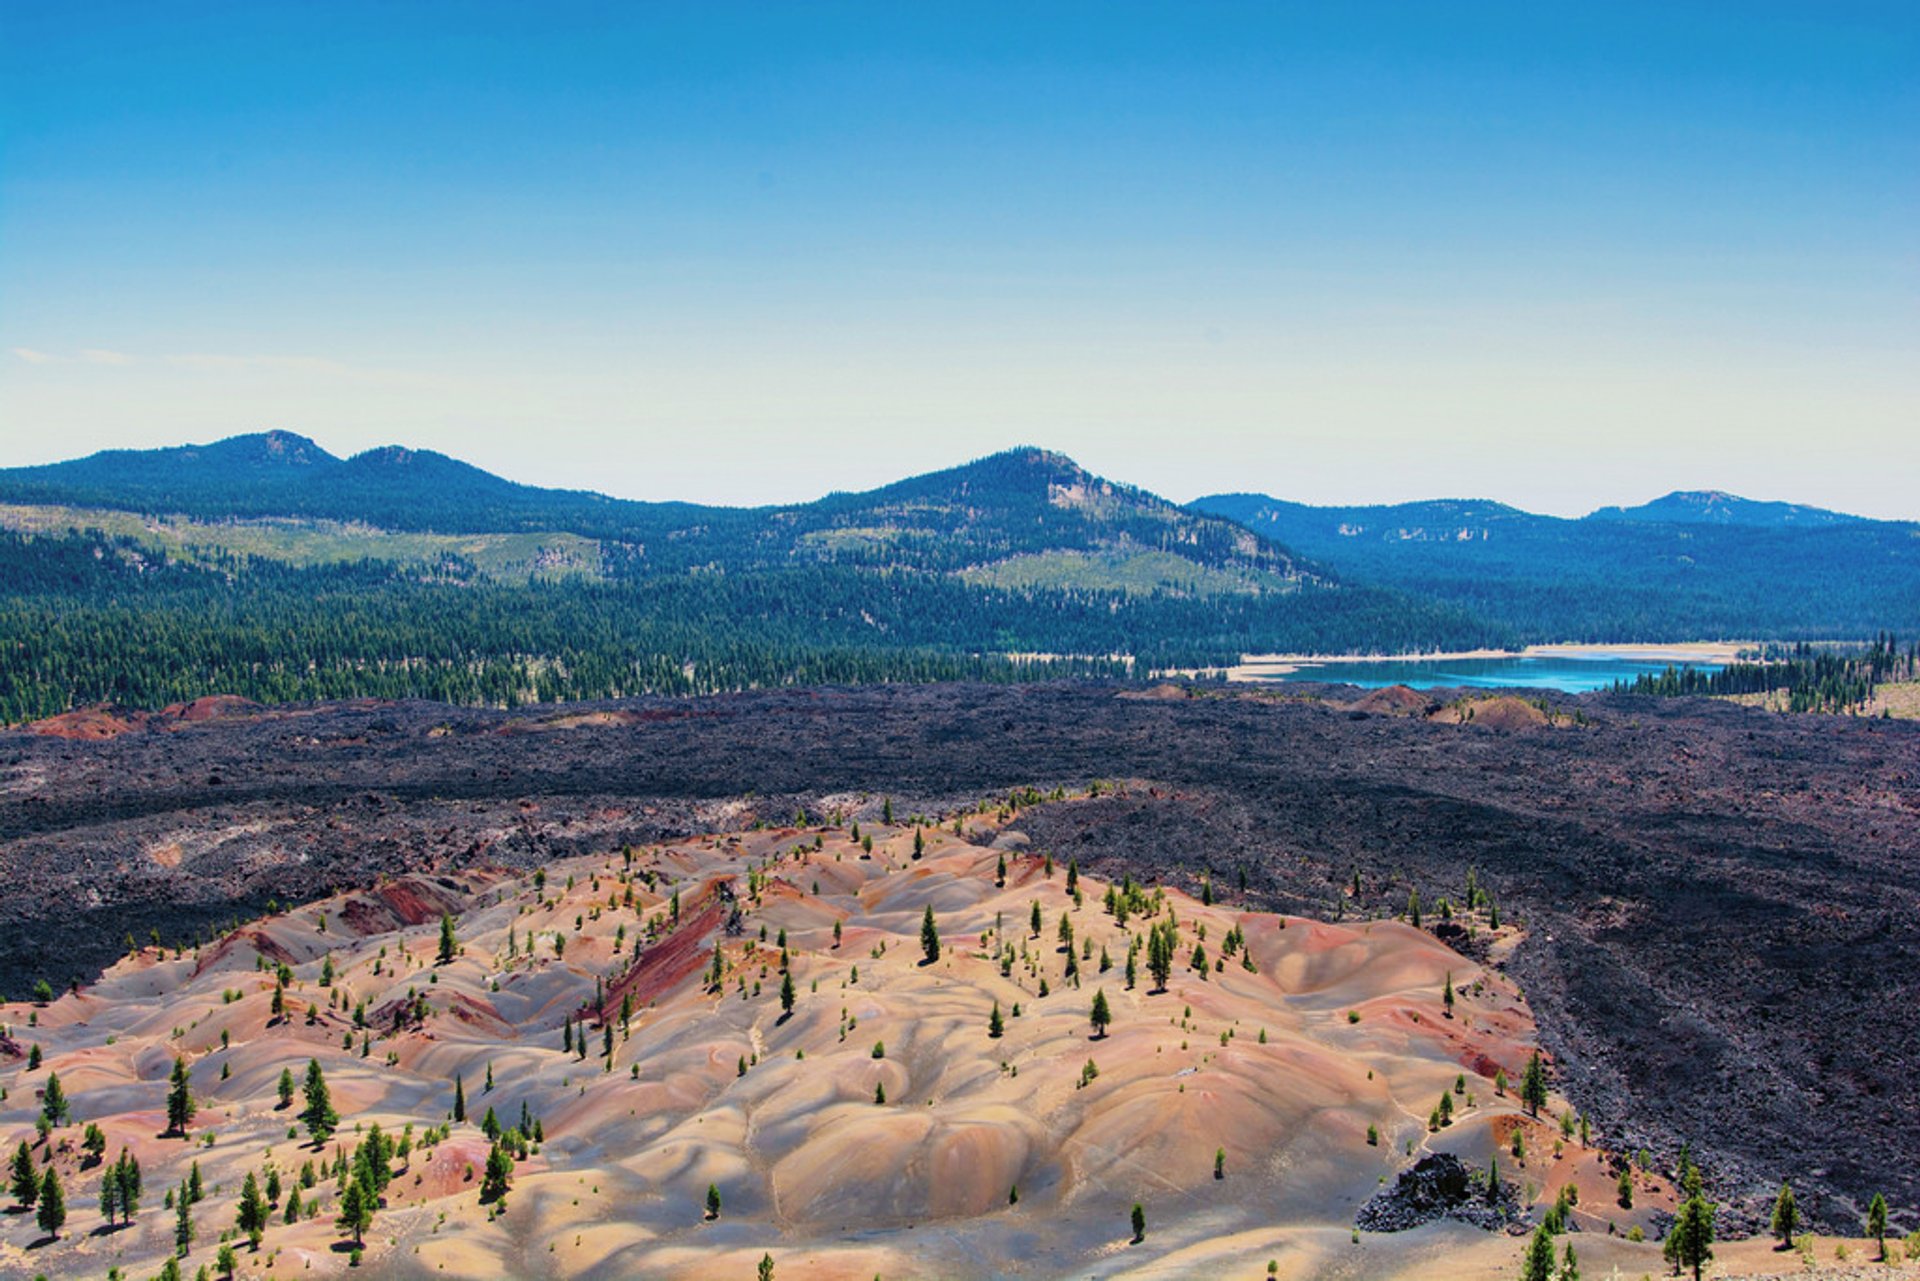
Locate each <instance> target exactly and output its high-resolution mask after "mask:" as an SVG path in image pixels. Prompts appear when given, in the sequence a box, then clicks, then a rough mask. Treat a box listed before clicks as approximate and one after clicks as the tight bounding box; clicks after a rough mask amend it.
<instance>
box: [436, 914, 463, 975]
mask: <svg viewBox="0 0 1920 1281" xmlns="http://www.w3.org/2000/svg"><path fill="white" fill-rule="evenodd" d="M459 950H460V941H459V939H457V938H455V937H454V933H453V917H451V916H449V915H448V914H447V913H445V912H442V913H440V956H439V960H440V964H442V965H451V964H452V963H453V958H454V956H455V955H456V954H457V953H458V952H459Z"/></svg>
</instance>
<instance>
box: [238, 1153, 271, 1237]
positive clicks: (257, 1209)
mask: <svg viewBox="0 0 1920 1281" xmlns="http://www.w3.org/2000/svg"><path fill="white" fill-rule="evenodd" d="M234 1222H235V1223H236V1224H238V1225H239V1228H240V1231H242V1232H243V1233H245V1234H246V1237H247V1242H248V1244H249V1245H251V1246H252V1247H253V1250H254V1253H255V1254H258V1253H259V1252H260V1238H261V1236H262V1235H264V1234H265V1232H266V1230H267V1199H266V1197H265V1196H263V1195H261V1192H260V1181H259V1180H258V1179H256V1178H255V1177H254V1174H253V1171H251V1170H249V1171H247V1181H246V1183H245V1185H244V1186H243V1187H242V1188H241V1189H240V1205H239V1208H238V1209H237V1210H236V1211H235V1213H234Z"/></svg>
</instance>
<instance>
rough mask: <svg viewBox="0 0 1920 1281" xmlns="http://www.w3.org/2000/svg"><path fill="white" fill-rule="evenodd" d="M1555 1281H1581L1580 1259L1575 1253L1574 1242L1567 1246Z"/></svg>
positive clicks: (1561, 1257)
mask: <svg viewBox="0 0 1920 1281" xmlns="http://www.w3.org/2000/svg"><path fill="white" fill-rule="evenodd" d="M1553 1281H1580V1258H1579V1256H1578V1255H1576V1254H1575V1253H1574V1252H1573V1242H1571V1241H1569V1242H1567V1245H1566V1252H1565V1253H1564V1254H1562V1255H1561V1256H1560V1271H1559V1272H1558V1273H1557V1274H1555V1276H1554V1278H1553Z"/></svg>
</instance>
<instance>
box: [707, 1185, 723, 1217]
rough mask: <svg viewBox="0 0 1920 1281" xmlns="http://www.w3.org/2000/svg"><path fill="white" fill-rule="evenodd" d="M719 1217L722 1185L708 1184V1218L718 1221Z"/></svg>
mask: <svg viewBox="0 0 1920 1281" xmlns="http://www.w3.org/2000/svg"><path fill="white" fill-rule="evenodd" d="M719 1217H720V1185H719V1184H717V1183H709V1184H707V1218H709V1219H717V1218H719Z"/></svg>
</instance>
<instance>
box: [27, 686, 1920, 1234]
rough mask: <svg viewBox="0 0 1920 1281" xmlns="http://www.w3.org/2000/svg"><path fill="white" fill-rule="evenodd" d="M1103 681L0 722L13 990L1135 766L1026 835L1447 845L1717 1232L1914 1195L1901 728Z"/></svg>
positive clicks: (1112, 857)
mask: <svg viewBox="0 0 1920 1281" xmlns="http://www.w3.org/2000/svg"><path fill="white" fill-rule="evenodd" d="M1118 692H1119V691H1116V690H1115V689H1114V688H1112V687H1103V686H1097V685H1070V686H1027V687H1010V688H1009V687H981V686H960V685H948V686H921V687H892V688H861V689H812V690H782V691H768V692H763V693H756V694H747V695H737V696H730V697H722V698H704V699H690V700H684V701H674V700H668V699H642V700H632V701H627V702H622V703H618V704H590V705H581V706H575V707H568V708H564V709H534V710H530V711H522V712H517V713H510V712H497V711H475V710H461V709H453V708H448V707H444V706H439V705H434V704H426V703H408V704H400V705H377V704H371V703H360V704H351V705H343V706H330V707H322V708H305V709H278V710H273V711H263V712H259V713H252V712H246V713H245V714H237V713H236V714H233V715H227V716H223V717H221V718H219V719H216V720H212V721H208V722H204V723H191V722H182V723H179V724H176V725H172V726H171V727H170V728H169V729H167V730H165V731H161V730H153V729H143V730H136V731H132V732H128V733H123V734H121V735H119V736H118V737H116V738H112V739H108V740H102V741H74V740H70V739H61V738H49V737H40V736H35V735H29V734H23V733H0V884H4V885H6V887H7V891H6V893H5V894H4V895H0V985H4V986H5V987H6V988H7V990H9V991H12V992H14V993H18V992H20V991H21V990H23V988H24V987H25V986H26V985H27V984H29V983H31V982H32V981H33V980H34V979H36V978H39V977H42V976H44V977H47V978H48V979H50V980H51V981H53V982H54V983H55V985H56V986H58V985H60V984H63V983H65V982H66V981H68V980H69V979H75V978H78V979H85V978H87V977H89V976H90V975H91V973H92V972H93V971H94V970H96V969H97V967H98V966H100V965H101V964H103V963H104V962H106V961H108V960H110V959H112V958H113V957H114V956H115V955H116V954H117V953H118V952H119V950H120V948H121V946H122V944H121V940H122V939H123V938H124V936H125V935H126V934H128V933H132V934H133V935H134V936H135V937H136V938H144V937H145V936H146V933H147V931H148V929H149V928H154V927H157V928H159V929H160V931H161V933H162V934H163V935H164V936H165V937H166V938H167V939H169V940H184V939H191V938H193V937H195V936H196V935H198V934H199V933H201V932H202V931H203V930H209V929H211V928H213V927H214V926H216V925H220V924H224V923H225V922H227V921H228V920H230V919H233V918H236V917H244V916H249V915H252V914H253V913H254V912H256V911H258V910H259V909H261V908H263V907H264V906H265V905H266V902H267V900H268V899H269V898H275V897H277V898H279V899H281V900H282V901H288V900H294V901H297V900H299V899H302V898H305V897H311V896H313V895H317V894H320V893H323V892H327V891H331V890H334V889H338V888H346V887H359V886H367V885H371V884H372V883H373V882H374V881H375V879H376V878H377V877H378V876H380V875H383V874H384V875H386V876H388V877H399V876H402V875H404V874H407V873H422V874H428V875H434V874H442V873H445V872H448V871H452V870H457V869H465V868H475V867H484V866H492V865H504V866H507V867H528V866H531V865H533V864H535V863H538V862H540V861H543V860H545V859H548V858H552V857H554V856H557V855H562V854H568V853H584V852H588V851H592V850H605V849H608V848H614V847H617V846H619V845H621V844H625V843H628V842H634V843H640V842H646V841H651V840H658V839H662V838H665V837H672V836H678V835H684V834H687V833H690V832H693V831H699V830H709V829H713V828H726V827H737V826H740V825H743V824H749V823H752V822H753V821H755V820H756V819H760V818H766V819H770V820H774V821H786V820H787V819H788V818H789V817H790V816H791V815H792V814H793V812H794V810H795V809H796V808H797V807H801V806H806V807H809V808H810V809H811V810H812V811H813V812H815V813H818V812H820V810H821V809H822V808H843V809H846V810H848V811H849V812H854V811H862V810H863V806H864V810H863V813H865V814H872V815H875V816H877V815H878V812H879V809H880V805H881V801H882V798H883V797H884V796H887V795H891V796H892V797H893V798H894V801H895V804H896V807H897V808H903V809H905V810H906V811H907V812H912V811H914V810H915V809H921V810H932V809H935V808H937V807H939V806H940V805H942V804H943V803H945V802H960V801H963V800H972V799H975V798H978V797H979V796H982V795H986V794H1004V793H1006V792H1007V791H1008V790H1010V789H1012V788H1015V787H1024V786H1026V785H1028V784H1034V785H1038V786H1041V787H1051V786H1052V785H1054V784H1055V783H1063V784H1083V783H1087V782H1090V781H1092V780H1095V779H1107V780H1128V781H1127V783H1126V785H1125V786H1124V788H1122V789H1121V790H1120V791H1118V792H1116V793H1114V794H1110V795H1107V796H1103V797H1101V798H1100V799H1097V800H1093V801H1076V802H1073V803H1070V804H1061V805H1043V806H1039V807H1037V808H1034V809H1030V810H1027V811H1025V812H1023V813H1022V815H1021V816H1020V820H1019V824H1018V826H1019V828H1020V830H1022V831H1023V832H1025V833H1027V834H1028V835H1029V836H1030V838H1031V842H1032V848H1033V849H1034V850H1035V851H1036V852H1050V853H1052V854H1054V855H1055V856H1056V858H1066V857H1074V858H1078V859H1079V861H1080V864H1081V866H1082V867H1083V868H1090V869H1093V870H1096V871H1099V872H1101V873H1103V874H1119V873H1122V872H1125V873H1131V874H1132V875H1134V876H1136V877H1139V878H1142V879H1155V878H1157V879H1160V880H1162V881H1166V882H1170V883H1178V884H1181V885H1184V886H1185V887H1186V888H1188V889H1192V890H1197V889H1198V882H1199V877H1200V876H1201V874H1202V873H1203V872H1209V871H1210V872H1211V874H1212V882H1213V885H1214V886H1215V888H1216V891H1218V892H1225V893H1227V894H1229V895H1238V896H1239V897H1240V899H1241V900H1243V901H1244V902H1245V903H1246V904H1247V905H1248V907H1250V908H1255V909H1265V910H1272V909H1284V910H1288V911H1299V912H1306V913H1310V914H1316V915H1319V914H1327V915H1337V914H1345V915H1347V916H1353V915H1355V914H1365V915H1379V914H1382V913H1387V912H1391V911H1394V910H1397V909H1399V908H1400V907H1402V906H1404V904H1405V903H1406V900H1407V893H1408V891H1409V889H1411V888H1413V887H1416V886H1417V887H1418V888H1419V891H1420V895H1421V898H1422V899H1423V900H1424V901H1426V902H1428V903H1433V902H1435V901H1436V900H1437V899H1438V898H1440V897H1442V896H1446V897H1450V898H1452V899H1454V900H1455V901H1456V902H1457V901H1459V900H1460V899H1461V898H1462V897H1463V895H1464V887H1465V879H1466V876H1467V873H1468V870H1469V869H1474V870H1475V871H1476V873H1477V875H1478V877H1479V882H1480V884H1481V885H1482V886H1484V887H1486V888H1487V889H1488V890H1490V891H1491V892H1492V893H1493V894H1495V895H1496V896H1497V897H1498V899H1499V901H1500V903H1501V905H1502V908H1503V910H1504V911H1505V912H1506V913H1507V914H1508V915H1509V916H1510V917H1513V918H1517V919H1520V920H1523V921H1524V922H1525V924H1526V926H1527V929H1528V939H1527V941H1526V942H1525V943H1524V944H1523V945H1522V946H1521V947H1520V949H1519V950H1518V951H1517V953H1516V954H1515V956H1514V958H1513V960H1512V963H1511V968H1512V972H1513V974H1514V976H1515V977H1516V978H1518V979H1519V980H1520V981H1521V982H1522V983H1523V984H1524V986H1525V990H1526V994H1527V997H1528V999H1529V1001H1530V1002H1531V1004H1532V1006H1533V1008H1534V1010H1535V1012H1536V1013H1537V1015H1538V1017H1539V1020H1540V1025H1541V1034H1542V1039H1543V1041H1544V1043H1545V1046H1546V1048H1547V1050H1548V1052H1549V1053H1550V1055H1551V1056H1552V1059H1553V1064H1554V1073H1555V1077H1556V1080H1557V1082H1558V1084H1559V1085H1560V1086H1561V1087H1562V1088H1563V1089H1565V1090H1566V1092H1567V1093H1568V1094H1569V1095H1570V1096H1571V1097H1572V1099H1573V1101H1574V1102H1575V1104H1576V1105H1577V1106H1579V1107H1580V1108H1581V1109H1582V1110H1583V1111H1585V1112H1587V1113H1588V1114H1589V1115H1590V1116H1592V1118H1593V1119H1594V1122H1595V1125H1596V1126H1597V1128H1598V1131H1599V1133H1600V1135H1601V1136H1602V1138H1603V1139H1604V1140H1605V1141H1606V1142H1607V1143H1608V1144H1609V1145H1611V1146H1615V1147H1616V1148H1620V1149H1637V1148H1641V1147H1645V1148H1648V1149H1650V1150H1651V1151H1652V1152H1653V1153H1654V1154H1655V1155H1656V1157H1658V1158H1660V1159H1661V1160H1662V1161H1663V1162H1665V1163H1667V1164H1669V1165H1670V1164H1671V1161H1672V1158H1673V1156H1674V1154H1675V1153H1676V1152H1677V1150H1678V1147H1679V1145H1680V1143H1681V1142H1682V1141H1683V1140H1691V1142H1692V1144H1693V1151H1694V1154H1695V1155H1696V1157H1698V1158H1699V1159H1700V1161H1701V1163H1702V1165H1703V1166H1704V1167H1705V1170H1706V1173H1707V1180H1708V1187H1709V1191H1710V1192H1712V1193H1713V1194H1714V1195H1716V1196H1717V1197H1720V1198H1722V1199H1723V1200H1727V1199H1731V1200H1732V1201H1733V1202H1734V1203H1735V1204H1734V1205H1730V1206H1728V1207H1727V1209H1725V1210H1723V1215H1725V1221H1726V1222H1729V1223H1733V1222H1739V1221H1742V1220H1743V1218H1744V1213H1743V1211H1742V1210H1741V1209H1740V1207H1746V1206H1751V1207H1752V1208H1753V1209H1754V1210H1755V1211H1756V1212H1763V1211H1764V1208H1765V1205H1766V1203H1768V1202H1769V1201H1770V1199H1771V1196H1772V1194H1773V1193H1774V1192H1775V1191H1777V1189H1778V1188H1779V1184H1780V1181H1781V1179H1782V1178H1787V1177H1790V1178H1792V1179H1793V1181H1794V1187H1795V1191H1796V1193H1798V1194H1799V1195H1800V1198H1801V1205H1802V1207H1803V1208H1804V1209H1805V1210H1806V1211H1807V1212H1808V1213H1809V1215H1810V1216H1811V1218H1812V1219H1813V1220H1814V1221H1815V1222H1817V1223H1821V1224H1824V1225H1827V1226H1831V1227H1840V1226H1846V1227H1849V1228H1852V1229H1857V1225H1858V1214H1859V1210H1860V1208H1861V1207H1862V1206H1863V1205H1864V1203H1865V1201H1866V1199H1867V1198H1868V1197H1870V1196H1871V1195H1872V1193H1873V1192H1874V1191H1875V1190H1884V1191H1885V1192H1886V1193H1887V1195H1888V1197H1889V1200H1890V1201H1892V1202H1893V1203H1894V1204H1895V1206H1896V1207H1905V1208H1909V1210H1910V1208H1911V1207H1914V1206H1916V1205H1920V1166H1916V1165H1915V1163H1914V1162H1913V1160H1912V1156H1913V1150H1912V1132H1913V1118H1914V1117H1915V1116H1920V724H1914V723H1911V722H1883V721H1868V720H1864V719H1852V718H1844V717H1823V716H1792V717H1789V716H1777V715H1770V714H1766V713H1762V712H1758V711H1753V710H1749V709H1744V708H1739V707H1734V706H1731V705H1728V704H1721V703H1711V702H1706V701H1699V700H1671V701H1658V700H1646V699H1633V698H1626V697H1618V696H1590V697H1588V698H1585V699H1582V700H1580V701H1579V706H1580V708H1581V710H1582V711H1583V712H1584V713H1585V719H1586V721H1587V722H1588V723H1587V724H1585V725H1582V726H1580V727H1578V728H1574V727H1563V728H1545V727H1536V728H1532V729H1527V730H1519V731H1501V730H1494V729H1488V728H1486V727H1484V726H1481V725H1477V724H1474V725H1442V724H1435V723H1433V722H1431V721H1428V720H1426V719H1424V718H1420V717H1401V716H1383V715H1375V716H1368V717H1366V718H1364V719H1361V720H1349V719H1348V718H1347V716H1346V712H1347V709H1348V706H1349V704H1350V703H1351V701H1352V700H1353V699H1355V698H1357V697H1358V695H1356V694H1354V693H1352V692H1351V691H1349V692H1346V693H1343V694H1340V695H1339V696H1338V698H1337V699H1327V700H1324V701H1317V700H1316V699H1315V698H1314V697H1312V695H1313V693H1314V691H1313V690H1310V689H1302V688H1300V687H1294V688H1290V689H1289V690H1288V691H1286V694H1285V696H1284V697H1257V696H1247V695H1238V694H1235V693H1231V692H1229V693H1226V694H1215V693H1209V694H1207V695H1205V696H1201V697H1181V698H1173V697H1161V698H1124V697H1117V696H1116V694H1117V693H1118ZM1322 692H1325V691H1322ZM241 711H242V712H244V711H245V709H241ZM214 775H217V776H218V777H219V778H220V780H221V782H220V783H219V784H212V783H209V782H208V779H209V777H210V776H214ZM741 798H746V799H744V800H743V799H741ZM1356 871H1358V872H1359V873H1360V875H1361V880H1362V892H1361V894H1360V895H1359V896H1358V897H1357V898H1356V897H1353V896H1351V895H1350V894H1349V892H1348V889H1347V887H1348V886H1349V885H1350V884H1351V881H1352V878H1353V875H1354V873H1355V872H1356ZM1243 879H1244V886H1245V888H1244V890H1243V889H1241V888H1239V887H1240V886H1241V884H1242V882H1243ZM1903 1221H1904V1220H1903Z"/></svg>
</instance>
